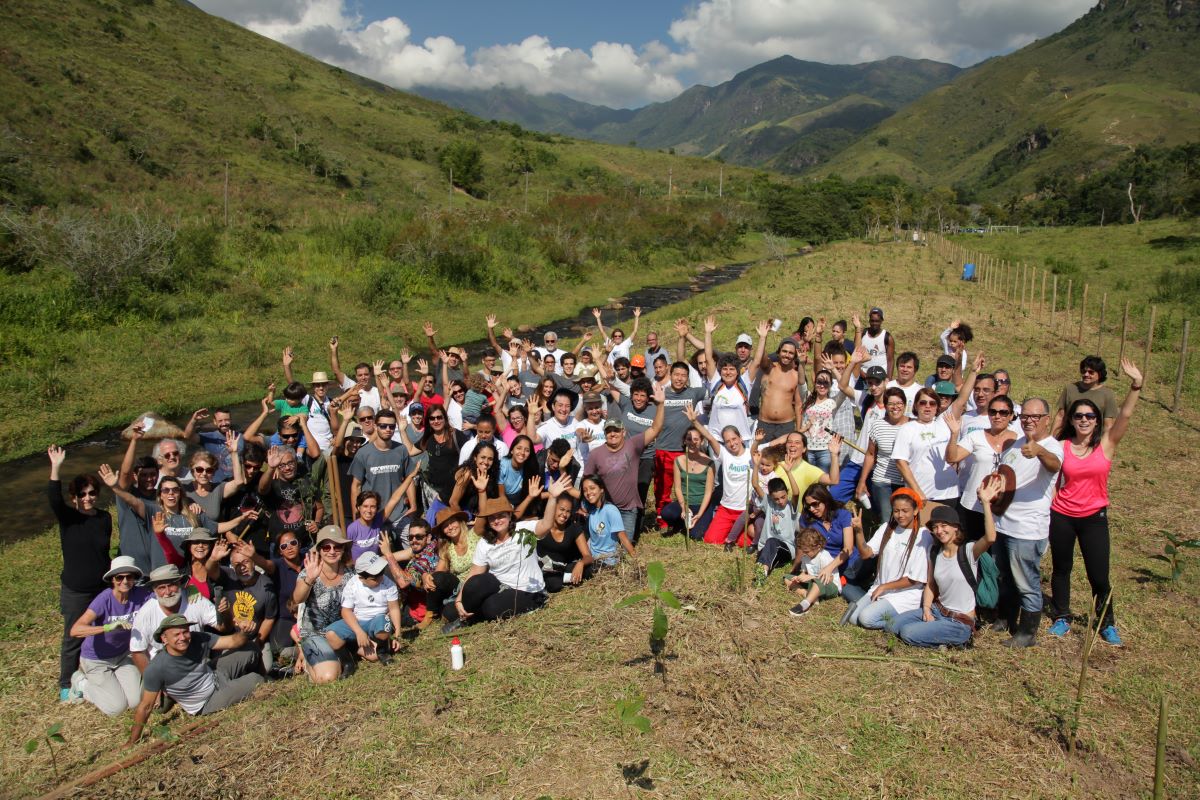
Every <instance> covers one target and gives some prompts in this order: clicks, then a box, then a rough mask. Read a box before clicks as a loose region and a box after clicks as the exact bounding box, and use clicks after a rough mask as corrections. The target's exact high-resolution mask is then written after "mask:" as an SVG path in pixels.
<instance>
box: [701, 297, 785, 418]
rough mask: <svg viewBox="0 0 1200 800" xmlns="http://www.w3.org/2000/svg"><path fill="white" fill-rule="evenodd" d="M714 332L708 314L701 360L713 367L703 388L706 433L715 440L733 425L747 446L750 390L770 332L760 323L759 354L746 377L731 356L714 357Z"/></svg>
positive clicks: (712, 323) (765, 324) (712, 321)
mask: <svg viewBox="0 0 1200 800" xmlns="http://www.w3.org/2000/svg"><path fill="white" fill-rule="evenodd" d="M716 329H717V318H716V316H714V315H712V314H709V315H708V316H707V317H705V319H704V357H705V358H706V359H707V360H708V363H710V364H716V374H715V375H714V376H713V378H712V380H710V381H709V382H708V384H707V386H706V387H705V388H706V389H707V390H708V395H709V399H708V406H709V408H708V432H709V433H711V434H713V435H714V436H716V435H718V434H719V433H720V432H721V431H722V430H724V429H725V428H726V427H728V426H730V425H732V426H733V427H735V428H737V429H738V432H739V433H740V434H741V436H742V439H743V440H745V441H747V442H748V441H750V433H751V430H752V429H753V427H754V423H753V422H752V421H751V419H750V408H749V398H750V387H751V386H752V385H753V383H754V378H755V375H756V373H757V372H758V363H759V360H760V359H761V358H762V354H763V352H764V350H765V349H766V344H767V339H766V334H767V333H768V332H769V331H770V324H769V323H765V322H764V323H759V326H758V333H759V338H758V350H757V351H756V353H755V357H754V358H752V359H751V360H750V366H749V368H748V369H747V370H746V372H745V374H742V372H741V370H740V369H739V367H738V363H737V359H736V358H734V357H733V356H730V355H722V356H721V357H720V358H717V357H716V355H715V354H714V353H713V346H712V335H713V331H715V330H716Z"/></svg>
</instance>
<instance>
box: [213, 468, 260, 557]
mask: <svg viewBox="0 0 1200 800" xmlns="http://www.w3.org/2000/svg"><path fill="white" fill-rule="evenodd" d="M255 484H256V485H257V481H256V482H255ZM252 508H257V509H258V511H259V517H258V519H256V520H251V521H249V522H243V523H241V524H240V525H238V526H237V527H236V528H234V529H233V531H232V533H233V535H234V536H238V537H241V538H242V539H245V540H246V541H247V542H250V544H252V545H254V550H255V551H256V552H257V553H258V554H259V555H262V556H270V555H271V538H270V534H269V533H268V529H267V507H266V505H264V504H263V502H262V499H261V498H260V497H259V496H258V492H256V491H254V490H252V489H249V488H247V487H246V486H243V487H242V488H240V489H238V490H237V491H236V492H234V493H233V494H232V495H230V496H229V497H228V498H226V499H225V501H224V502H222V503H221V521H222V522H227V521H229V520H231V519H233V518H235V517H237V516H239V515H240V514H241V513H242V512H243V511H249V510H250V509H252Z"/></svg>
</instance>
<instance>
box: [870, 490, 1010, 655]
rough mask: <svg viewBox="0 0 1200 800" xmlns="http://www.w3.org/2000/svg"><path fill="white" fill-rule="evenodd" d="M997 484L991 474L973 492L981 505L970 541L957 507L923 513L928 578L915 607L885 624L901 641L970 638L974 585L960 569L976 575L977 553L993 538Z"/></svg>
mask: <svg viewBox="0 0 1200 800" xmlns="http://www.w3.org/2000/svg"><path fill="white" fill-rule="evenodd" d="M1003 485H1004V481H1003V479H1000V478H998V477H997V478H991V479H988V480H986V481H984V482H983V483H982V484H980V486H979V489H978V490H977V494H978V495H979V500H980V502H981V505H982V508H983V520H984V521H983V526H984V534H983V536H982V537H981V538H980V539H978V540H976V541H975V542H968V541H967V534H966V531H965V530H964V528H963V524H962V520H961V519H960V518H959V513H958V510H957V509H954V508H951V507H950V506H944V505H939V506H937V507H935V508H934V509H933V512H932V513H931V514H930V515H929V523H928V525H929V529H930V531H932V533H933V537H934V538H935V539H936V540H937V544H935V545H934V546H933V547H932V548H931V549H930V552H929V568H928V575H929V580H928V581H926V583H925V589H924V591H923V593H922V595H921V607H920V608H915V609H912V610H910V611H906V612H904V613H902V614H900V615H898V616H896V617H894V618H893V619H891V620H890V621H888V623H887V629H888V630H889V631H891V632H892V633H894V634H896V635H897V636H899V637H900V640H901V641H903V642H904V643H905V644H910V645H912V646H913V647H938V646H939V645H948V646H951V647H956V646H960V645H964V644H966V643H967V642H969V641H970V640H971V636H972V635H973V634H974V633H975V587H974V586H972V585H971V582H970V581H969V580H968V579H967V576H966V574H965V570H964V567H965V568H966V569H969V570H970V571H971V574H972V575H975V576H978V575H979V559H980V557H981V556H982V555H983V554H984V553H986V552H987V549H988V548H989V547H991V546H992V545H993V544H995V542H996V521H995V519H994V518H993V516H992V501H993V500H995V499H996V498H997V497H998V496H999V495H1000V490H1001V488H1002V487H1003ZM964 553H965V556H966V559H965V563H964V558H963V554H964ZM976 583H978V578H976Z"/></svg>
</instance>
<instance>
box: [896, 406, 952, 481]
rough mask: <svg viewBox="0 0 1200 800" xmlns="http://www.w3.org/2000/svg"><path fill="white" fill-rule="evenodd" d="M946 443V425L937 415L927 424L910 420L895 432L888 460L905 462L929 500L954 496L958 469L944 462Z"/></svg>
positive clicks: (947, 432)
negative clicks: (893, 444) (890, 458)
mask: <svg viewBox="0 0 1200 800" xmlns="http://www.w3.org/2000/svg"><path fill="white" fill-rule="evenodd" d="M949 443H950V428H949V427H947V425H946V423H945V421H943V420H942V418H941V417H938V418H937V419H935V420H934V421H933V422H927V423H926V422H919V421H917V420H913V421H912V422H909V423H908V424H906V425H901V426H900V432H899V433H897V434H896V444H895V446H893V447H892V460H893V461H906V462H908V468H909V470H910V471H911V472H912V474H913V477H914V478H916V479H917V485H918V486H919V487H921V493H922V494H924V495H925V496H926V497H927V498H929V499H930V500H948V499H950V498H952V497H958V472H956V471H955V469H954V465H953V464H947V463H946V445H947V444H949Z"/></svg>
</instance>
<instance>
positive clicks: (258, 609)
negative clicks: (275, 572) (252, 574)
mask: <svg viewBox="0 0 1200 800" xmlns="http://www.w3.org/2000/svg"><path fill="white" fill-rule="evenodd" d="M220 580H221V588H222V590H223V593H224V595H225V598H226V599H227V600H229V615H230V617H231V618H232V619H233V621H234V622H243V621H245V620H252V621H253V622H254V628H255V631H256V632H257V630H258V628H259V626H261V625H262V623H263V620H265V619H275V618H276V617H278V616H279V600H278V596H277V595H276V594H275V589H274V588H273V587H272V585H271V579H270V578H268V577H267V576H266V575H259V576H258V578H257V579H256V580H255V581H254V583H252V584H249V585H247V584H245V583H242V581H241V579H239V578H238V576H237V575H236V574H234V572H233V570H232V569H230V568H229V567H221V579H220ZM257 647H258V645H256V644H255V643H254V642H253V641H250V642H247V643H246V644H245V645H244V646H243V649H248V650H254V649H256V648H257Z"/></svg>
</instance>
